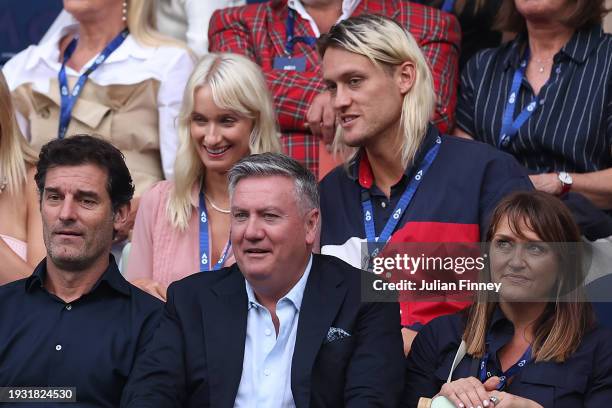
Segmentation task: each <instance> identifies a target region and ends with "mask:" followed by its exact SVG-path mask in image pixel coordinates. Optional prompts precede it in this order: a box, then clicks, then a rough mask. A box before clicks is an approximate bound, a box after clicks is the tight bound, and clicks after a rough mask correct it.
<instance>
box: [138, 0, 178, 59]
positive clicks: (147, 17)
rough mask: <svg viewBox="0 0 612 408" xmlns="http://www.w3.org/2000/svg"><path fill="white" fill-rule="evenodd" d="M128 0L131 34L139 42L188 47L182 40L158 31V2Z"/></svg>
mask: <svg viewBox="0 0 612 408" xmlns="http://www.w3.org/2000/svg"><path fill="white" fill-rule="evenodd" d="M126 1H127V3H128V9H127V26H128V28H129V30H130V34H131V35H132V36H133V37H134V39H135V40H136V41H137V42H138V43H140V44H141V45H145V46H149V47H159V46H163V45H165V46H171V47H179V48H185V49H188V48H187V45H186V44H185V43H183V42H182V41H179V40H176V39H174V38H171V37H167V36H165V35H163V34H162V33H160V32H159V31H157V29H156V26H157V24H156V22H155V4H156V2H155V1H154V0H126Z"/></svg>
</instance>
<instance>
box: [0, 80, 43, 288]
mask: <svg viewBox="0 0 612 408" xmlns="http://www.w3.org/2000/svg"><path fill="white" fill-rule="evenodd" d="M35 162H36V157H35V155H34V153H33V152H32V150H31V149H30V147H29V146H28V145H27V142H26V140H25V139H24V138H23V136H22V135H21V133H20V132H19V128H18V127H17V123H16V122H15V115H14V114H13V106H12V104H11V95H10V93H9V90H8V86H7V85H6V81H5V80H4V76H3V75H2V74H1V73H0V259H1V260H2V262H0V285H3V284H5V283H8V282H11V281H14V280H17V279H21V278H24V277H26V276H28V275H29V274H30V273H32V270H33V269H34V266H36V264H37V263H38V262H39V261H40V260H42V259H43V258H44V256H45V246H44V244H43V240H42V223H41V220H40V211H39V209H38V194H37V192H36V184H35V183H34V164H35Z"/></svg>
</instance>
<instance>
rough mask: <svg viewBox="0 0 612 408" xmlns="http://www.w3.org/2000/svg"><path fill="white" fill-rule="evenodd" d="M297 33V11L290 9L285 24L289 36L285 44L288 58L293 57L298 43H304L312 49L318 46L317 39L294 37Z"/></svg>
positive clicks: (286, 33)
mask: <svg viewBox="0 0 612 408" xmlns="http://www.w3.org/2000/svg"><path fill="white" fill-rule="evenodd" d="M294 33H295V10H293V9H289V13H288V14H287V20H286V22H285V35H286V36H287V40H286V42H285V53H286V54H287V56H288V57H291V56H293V48H294V47H295V44H296V43H298V42H303V43H304V44H306V45H308V46H310V47H312V46H313V45H315V44H316V42H317V39H316V38H315V37H294Z"/></svg>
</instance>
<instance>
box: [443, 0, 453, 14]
mask: <svg viewBox="0 0 612 408" xmlns="http://www.w3.org/2000/svg"><path fill="white" fill-rule="evenodd" d="M454 10H455V0H444V4H442V11H446V12H447V13H452V12H453V11H454Z"/></svg>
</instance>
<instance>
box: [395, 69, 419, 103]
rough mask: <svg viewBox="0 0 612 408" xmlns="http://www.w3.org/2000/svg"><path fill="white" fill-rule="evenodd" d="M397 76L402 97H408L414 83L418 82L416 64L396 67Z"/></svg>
mask: <svg viewBox="0 0 612 408" xmlns="http://www.w3.org/2000/svg"><path fill="white" fill-rule="evenodd" d="M395 75H396V79H397V84H398V86H399V90H400V93H401V94H402V95H406V94H407V93H408V92H410V90H411V89H412V87H413V86H414V82H415V81H416V75H417V72H416V66H415V65H414V62H412V61H404V62H402V63H401V64H400V65H399V66H397V67H396V71H395Z"/></svg>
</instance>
